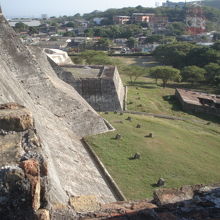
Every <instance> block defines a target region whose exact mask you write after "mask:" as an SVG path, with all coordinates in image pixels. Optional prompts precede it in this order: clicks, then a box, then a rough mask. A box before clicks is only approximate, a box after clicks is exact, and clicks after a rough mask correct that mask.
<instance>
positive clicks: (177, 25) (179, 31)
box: [167, 22, 186, 36]
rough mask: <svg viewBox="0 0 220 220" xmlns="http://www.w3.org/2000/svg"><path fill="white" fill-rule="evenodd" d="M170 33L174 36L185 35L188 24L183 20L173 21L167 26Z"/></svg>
mask: <svg viewBox="0 0 220 220" xmlns="http://www.w3.org/2000/svg"><path fill="white" fill-rule="evenodd" d="M167 29H168V34H169V35H172V36H180V35H183V34H184V33H185V31H186V25H185V24H184V23H183V22H173V23H170V24H169V25H168V27H167Z"/></svg>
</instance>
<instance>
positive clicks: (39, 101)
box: [0, 22, 115, 204]
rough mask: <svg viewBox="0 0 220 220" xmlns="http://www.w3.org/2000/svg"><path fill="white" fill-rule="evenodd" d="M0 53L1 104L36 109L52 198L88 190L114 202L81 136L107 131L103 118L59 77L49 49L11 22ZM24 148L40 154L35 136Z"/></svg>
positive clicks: (3, 28)
mask: <svg viewBox="0 0 220 220" xmlns="http://www.w3.org/2000/svg"><path fill="white" fill-rule="evenodd" d="M0 57H1V59H0V69H1V71H0V79H1V80H0V104H2V103H8V102H16V103H19V104H20V105H23V106H25V107H26V108H27V109H28V110H29V111H30V112H31V113H32V114H33V118H34V121H35V128H36V130H37V132H38V136H39V137H40V141H41V146H42V147H41V149H38V150H39V151H40V150H41V151H42V154H43V156H45V158H47V164H48V166H47V170H48V179H49V180H50V183H51V187H50V202H51V203H56V202H59V203H63V204H68V201H69V198H68V195H84V194H85V192H88V194H91V193H94V194H96V195H97V197H98V198H99V200H100V201H101V202H113V201H115V197H114V195H113V194H112V192H111V190H110V189H109V187H108V185H107V184H106V182H105V180H104V179H103V178H102V175H101V174H100V173H99V171H98V169H97V168H96V166H95V164H94V162H93V160H92V159H91V158H90V156H89V154H88V153H87V151H86V149H85V148H84V146H83V144H82V143H81V141H80V139H81V137H83V136H86V135H92V134H98V133H103V132H107V131H108V130H109V129H108V127H107V126H106V123H105V121H104V120H103V118H101V117H100V116H99V115H98V114H97V113H96V112H95V111H94V110H93V109H92V108H91V106H90V105H89V104H88V103H87V102H86V101H85V100H84V99H83V98H82V97H81V96H80V95H79V94H78V92H76V91H75V89H74V88H73V87H71V86H70V85H68V84H66V83H65V82H63V81H62V80H60V79H59V78H58V77H57V74H56V73H55V72H54V70H53V69H52V67H51V65H50V64H49V62H48V60H47V57H46V55H45V53H44V52H43V51H42V50H41V49H39V48H35V47H31V48H27V47H26V46H24V45H23V44H22V43H21V41H20V39H19V38H18V37H17V35H16V33H15V32H14V30H13V29H12V28H11V27H9V25H8V24H7V22H0ZM11 110H12V109H11ZM11 110H10V111H11ZM0 111H5V110H4V109H3V110H0ZM7 111H8V110H7ZM16 111H20V110H19V109H18V110H16ZM22 129H23V127H22ZM22 132H23V131H22ZM3 133H5V131H3ZM22 148H23V149H24V150H25V155H23V157H22V160H26V159H30V158H32V157H33V156H34V155H35V156H34V158H35V159H38V158H39V156H38V154H37V153H36V152H34V153H33V151H32V150H33V149H34V148H38V147H37V146H36V144H35V143H34V141H33V142H32V144H31V143H29V144H27V143H26V141H25V142H24V143H22ZM29 151H31V152H30V153H29ZM70 170H71V172H70ZM67 173H68V175H67Z"/></svg>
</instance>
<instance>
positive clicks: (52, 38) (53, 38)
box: [49, 36, 57, 41]
mask: <svg viewBox="0 0 220 220" xmlns="http://www.w3.org/2000/svg"><path fill="white" fill-rule="evenodd" d="M49 41H57V37H55V36H53V37H51V38H50V40H49Z"/></svg>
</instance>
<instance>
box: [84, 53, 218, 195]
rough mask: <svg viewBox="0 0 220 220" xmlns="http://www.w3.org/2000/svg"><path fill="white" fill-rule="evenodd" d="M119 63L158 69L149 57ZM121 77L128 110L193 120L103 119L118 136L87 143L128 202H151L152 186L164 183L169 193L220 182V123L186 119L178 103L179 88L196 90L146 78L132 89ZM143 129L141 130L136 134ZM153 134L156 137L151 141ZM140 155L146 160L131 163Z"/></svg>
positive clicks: (205, 118) (210, 119)
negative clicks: (197, 185)
mask: <svg viewBox="0 0 220 220" xmlns="http://www.w3.org/2000/svg"><path fill="white" fill-rule="evenodd" d="M117 59H120V62H121V63H123V64H124V65H134V64H135V65H142V66H148V67H149V66H151V65H155V63H154V61H153V60H152V59H151V58H149V57H148V58H147V59H148V60H147V61H146V60H145V59H146V58H145V57H144V58H141V57H139V58H137V57H136V58H124V57H120V58H117ZM119 69H120V67H119ZM121 77H122V80H123V82H124V84H127V85H128V100H127V101H128V103H129V104H128V110H132V111H138V112H147V113H154V114H162V115H171V116H177V117H184V118H188V119H189V120H187V121H174V120H166V119H158V118H153V117H148V116H140V115H139V116H138V115H128V114H124V115H119V114H113V113H109V114H108V115H106V114H103V115H102V116H103V117H104V118H106V119H107V120H108V121H109V122H110V123H111V124H112V125H113V126H114V127H115V128H116V131H114V132H110V133H106V134H101V135H97V136H93V137H88V138H87V141H88V142H89V143H90V145H91V146H92V147H93V149H94V150H95V152H96V153H97V155H98V156H99V157H100V159H101V160H102V162H103V163H104V165H105V166H106V168H107V169H108V171H109V172H110V174H111V175H112V177H113V178H114V180H115V181H116V182H117V184H118V185H119V187H120V188H121V190H122V191H123V193H124V194H125V196H126V197H127V198H128V199H142V198H146V197H151V196H152V192H153V191H154V190H155V188H154V187H153V186H152V185H153V184H155V183H156V182H157V180H158V179H159V178H160V177H163V178H165V179H166V181H167V184H166V187H179V186H182V185H187V184H201V183H204V184H206V183H215V182H220V174H219V168H220V126H219V124H218V123H219V122H220V120H219V118H216V117H214V116H209V115H203V114H200V115H194V114H189V113H186V112H184V111H182V109H181V106H180V104H179V102H178V100H176V99H175V97H174V94H175V86H177V87H183V88H184V87H187V88H191V87H192V85H190V84H177V85H175V84H174V83H172V82H169V84H168V87H167V88H165V89H163V88H162V87H161V86H157V85H156V84H155V81H154V80H153V79H151V78H147V77H140V78H139V79H138V80H137V82H136V83H135V84H134V85H130V84H129V78H128V77H127V76H126V73H124V74H123V75H121ZM159 83H161V82H159ZM191 89H192V88H191ZM193 89H196V90H199V91H203V90H204V91H208V92H214V91H215V90H214V89H213V88H209V87H208V86H207V85H196V87H193ZM140 105H141V106H140ZM128 116H131V117H132V122H129V121H128V120H126V118H127V117H128ZM137 124H140V125H141V128H136V125H137ZM117 133H119V134H121V135H122V139H121V140H115V139H114V137H115V135H116V134H117ZM149 133H153V134H154V136H155V137H154V138H146V137H145V136H146V135H147V134H149ZM136 152H139V153H140V154H141V159H140V160H129V157H131V156H132V155H134V154H135V153H136Z"/></svg>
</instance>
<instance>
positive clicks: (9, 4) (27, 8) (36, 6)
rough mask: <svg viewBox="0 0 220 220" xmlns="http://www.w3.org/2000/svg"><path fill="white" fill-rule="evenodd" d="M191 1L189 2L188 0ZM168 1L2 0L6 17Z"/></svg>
mask: <svg viewBox="0 0 220 220" xmlns="http://www.w3.org/2000/svg"><path fill="white" fill-rule="evenodd" d="M184 1H185V0H179V1H178V0H171V2H184ZM187 1H189V0H187ZM163 2H166V0H120V1H118V0H109V1H103V0H90V1H88V0H80V1H76V0H62V1H60V0H38V1H36V0H0V3H1V6H2V10H3V13H4V15H5V16H6V17H8V18H12V17H40V16H41V15H42V14H47V15H48V16H62V15H74V14H76V13H80V14H84V13H89V12H92V11H94V10H100V11H104V10H106V9H109V8H122V7H135V6H138V5H141V6H143V7H155V5H156V4H159V5H162V3H163Z"/></svg>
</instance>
